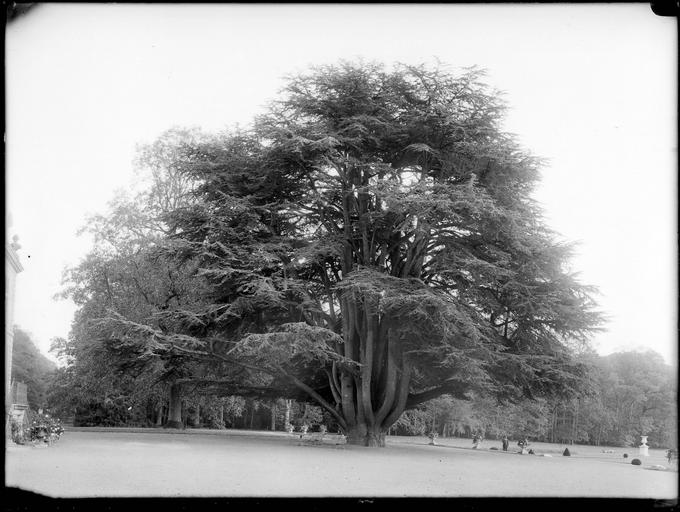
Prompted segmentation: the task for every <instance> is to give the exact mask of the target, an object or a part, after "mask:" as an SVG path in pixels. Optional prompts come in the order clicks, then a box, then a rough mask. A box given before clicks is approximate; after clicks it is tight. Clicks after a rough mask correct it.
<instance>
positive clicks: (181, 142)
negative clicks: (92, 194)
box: [55, 129, 201, 428]
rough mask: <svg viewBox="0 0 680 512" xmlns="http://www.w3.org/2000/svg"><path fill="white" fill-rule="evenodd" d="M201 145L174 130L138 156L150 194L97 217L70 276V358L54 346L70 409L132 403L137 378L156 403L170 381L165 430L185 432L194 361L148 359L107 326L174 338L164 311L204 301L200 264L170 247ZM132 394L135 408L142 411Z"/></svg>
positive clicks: (165, 356)
mask: <svg viewBox="0 0 680 512" xmlns="http://www.w3.org/2000/svg"><path fill="white" fill-rule="evenodd" d="M200 136H201V134H200V133H199V132H197V131H192V130H181V129H172V130H168V131H167V132H165V133H164V134H163V135H162V136H161V137H160V138H159V139H158V140H157V141H156V142H155V143H154V144H152V145H149V146H144V147H141V148H139V153H138V160H137V166H138V171H139V172H138V175H137V176H138V178H139V179H140V181H141V182H142V184H145V185H146V187H142V191H141V192H138V193H136V194H130V193H127V194H126V193H119V194H118V195H117V196H116V197H115V199H114V200H113V201H112V202H111V203H110V204H109V207H110V210H109V212H107V213H106V214H98V215H95V216H93V217H92V218H90V219H89V222H88V224H87V225H86V226H85V227H84V228H83V230H82V231H84V232H88V233H90V234H91V235H92V236H93V239H94V246H93V249H92V251H91V252H90V253H89V254H88V255H87V256H86V257H85V258H84V259H83V260H82V261H81V262H80V263H79V264H78V265H76V266H74V267H71V268H69V269H67V270H66V271H65V273H64V280H63V281H64V289H63V291H62V293H61V295H62V296H63V297H68V298H70V299H72V300H73V302H74V303H75V304H76V306H77V307H78V310H77V312H76V314H75V317H74V322H73V325H72V329H71V332H70V336H69V340H57V342H58V343H57V345H59V344H61V346H63V347H68V350H66V349H64V348H63V347H62V348H61V349H60V348H59V346H56V347H55V350H57V351H58V350H61V351H62V352H68V354H65V355H67V356H69V358H70V360H69V361H68V362H67V369H66V370H65V371H64V372H63V375H62V376H61V377H62V379H61V381H60V382H61V383H62V384H64V385H62V386H61V388H63V389H64V390H67V389H68V388H69V387H70V388H73V389H71V390H70V392H68V393H62V394H61V395H62V396H66V397H70V398H71V399H70V402H73V397H76V396H80V395H82V396H81V400H80V402H83V401H86V400H87V399H90V400H92V399H93V398H94V397H99V398H100V399H101V400H104V399H106V398H108V397H109V395H111V394H112V393H113V394H116V393H118V394H125V395H126V396H128V395H130V392H127V393H124V389H127V390H134V385H133V384H131V383H130V382H129V381H130V380H131V379H132V380H133V381H134V380H135V379H136V381H138V383H141V385H142V387H143V388H144V389H146V390H147V391H148V392H149V393H156V394H157V393H158V390H156V391H154V390H152V389H150V385H149V383H156V384H158V383H166V382H169V383H171V386H170V389H171V393H170V394H171V397H170V398H171V399H170V403H171V407H170V414H169V420H168V424H169V426H172V427H176V428H180V427H181V425H182V420H181V417H180V415H181V409H180V404H181V400H180V393H181V388H180V386H179V385H174V383H175V382H176V381H178V380H180V379H183V378H186V377H187V376H190V375H192V374H193V373H194V371H195V369H196V365H197V362H196V361H195V360H192V359H191V358H188V357H186V356H178V354H176V353H175V352H174V351H172V350H160V349H159V350H156V351H150V350H145V349H144V347H140V346H138V345H137V344H135V343H130V342H129V341H128V340H127V339H126V337H125V336H124V335H116V334H114V333H112V332H111V330H109V329H107V328H106V324H105V321H106V319H107V318H110V317H115V318H116V319H118V320H120V321H131V322H135V323H142V324H145V325H147V326H149V327H150V328H153V329H158V330H160V331H161V332H164V331H167V330H171V331H172V332H173V333H177V332H179V331H178V329H177V328H176V326H174V325H167V324H166V323H165V322H164V319H163V318H162V312H163V310H165V309H167V308H169V307H174V308H177V309H179V310H182V311H185V312H188V311H190V310H191V307H192V303H193V297H194V296H196V295H200V294H201V278H199V277H196V276H195V264H194V263H193V262H192V261H191V260H189V259H186V258H182V259H181V261H180V260H178V259H177V258H175V257H173V256H172V255H171V254H170V255H169V253H168V252H167V251H166V250H165V249H166V247H165V245H166V244H165V240H166V239H167V237H168V236H169V235H172V233H173V231H172V228H171V227H169V226H168V225H167V223H165V222H164V215H165V214H166V213H167V212H169V211H172V210H173V209H176V208H179V207H181V206H182V205H183V204H185V202H186V201H189V200H190V196H189V194H188V192H189V191H190V189H191V186H192V184H191V182H190V180H189V179H188V175H187V173H180V172H179V168H181V167H182V166H185V165H188V164H189V163H190V162H191V158H192V154H191V153H192V150H193V148H194V147H195V146H196V145H197V142H196V141H197V139H198V138H199V137H200ZM152 341H153V340H151V342H152ZM151 387H154V386H151ZM155 387H157V388H158V387H160V388H163V387H165V386H164V385H160V386H155ZM77 390H79V391H82V392H81V393H77ZM132 394H133V395H135V396H134V397H133V396H131V395H130V396H128V399H129V400H130V401H134V402H138V401H139V397H137V396H136V393H134V392H133V393H132ZM147 394H148V393H147ZM55 399H56V398H55ZM61 401H62V402H63V401H64V400H61Z"/></svg>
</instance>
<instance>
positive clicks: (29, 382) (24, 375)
mask: <svg viewBox="0 0 680 512" xmlns="http://www.w3.org/2000/svg"><path fill="white" fill-rule="evenodd" d="M56 368H57V365H56V364H55V363H54V362H52V361H50V360H49V359H48V358H47V357H45V356H44V355H43V354H41V353H40V351H39V350H38V348H37V347H36V346H35V343H33V340H31V336H30V335H29V334H28V333H27V332H26V331H24V330H23V329H21V328H19V327H16V326H15V327H14V348H13V350H12V380H13V381H16V382H23V383H24V384H26V387H27V390H26V394H27V399H28V405H29V406H30V408H31V409H34V410H37V409H38V408H41V407H45V405H46V392H47V388H48V386H49V381H50V378H51V376H52V374H53V373H54V372H55V370H56Z"/></svg>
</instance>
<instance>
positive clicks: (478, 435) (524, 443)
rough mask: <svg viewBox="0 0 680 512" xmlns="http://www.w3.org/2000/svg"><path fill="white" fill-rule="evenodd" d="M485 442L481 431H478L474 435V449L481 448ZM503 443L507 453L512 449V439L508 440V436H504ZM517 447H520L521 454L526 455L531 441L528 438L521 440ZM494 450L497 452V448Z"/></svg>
mask: <svg viewBox="0 0 680 512" xmlns="http://www.w3.org/2000/svg"><path fill="white" fill-rule="evenodd" d="M483 440H484V435H483V434H482V432H481V430H478V431H477V432H475V433H474V434H473V435H472V448H479V447H480V446H481V445H482V441H483ZM501 443H502V445H503V451H504V452H507V451H508V449H509V448H510V439H508V436H506V435H504V436H503V437H502V438H501ZM517 446H519V448H520V450H521V453H524V452H525V451H526V448H527V446H529V440H528V439H527V438H526V437H525V438H523V439H520V440H519V441H518V442H517ZM492 450H495V448H492Z"/></svg>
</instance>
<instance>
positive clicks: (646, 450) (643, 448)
mask: <svg viewBox="0 0 680 512" xmlns="http://www.w3.org/2000/svg"><path fill="white" fill-rule="evenodd" d="M640 437H641V438H642V444H641V445H640V455H642V456H643V457H649V446H647V437H648V436H640Z"/></svg>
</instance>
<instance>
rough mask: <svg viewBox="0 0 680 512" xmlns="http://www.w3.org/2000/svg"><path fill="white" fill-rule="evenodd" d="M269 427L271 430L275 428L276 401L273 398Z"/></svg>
mask: <svg viewBox="0 0 680 512" xmlns="http://www.w3.org/2000/svg"><path fill="white" fill-rule="evenodd" d="M270 428H271V430H272V432H273V431H274V430H276V401H275V400H272V406H271V424H270Z"/></svg>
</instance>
